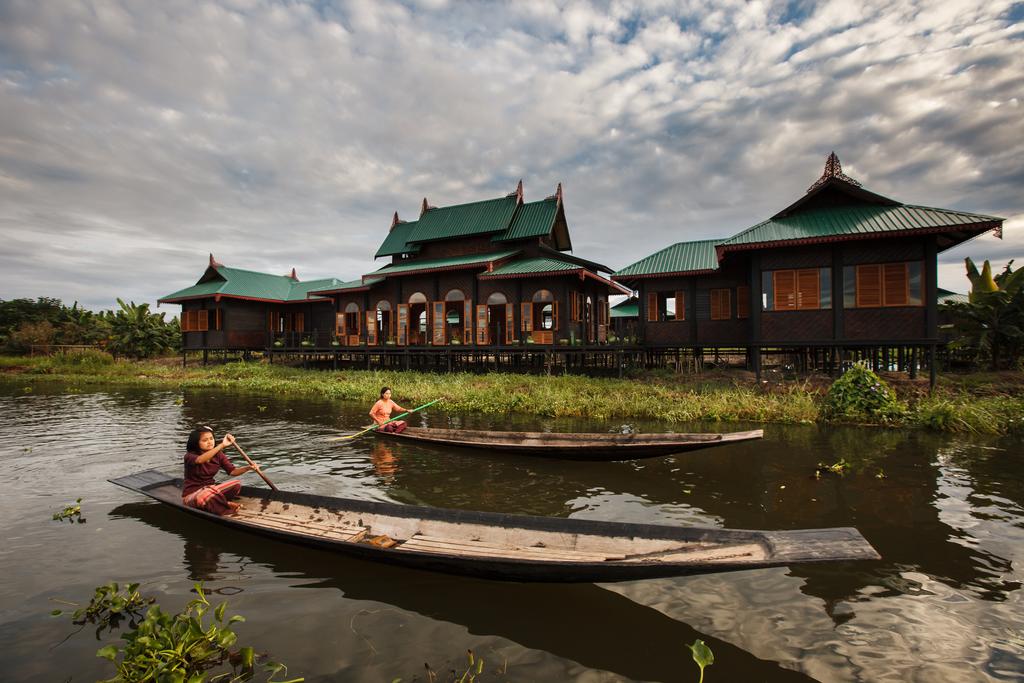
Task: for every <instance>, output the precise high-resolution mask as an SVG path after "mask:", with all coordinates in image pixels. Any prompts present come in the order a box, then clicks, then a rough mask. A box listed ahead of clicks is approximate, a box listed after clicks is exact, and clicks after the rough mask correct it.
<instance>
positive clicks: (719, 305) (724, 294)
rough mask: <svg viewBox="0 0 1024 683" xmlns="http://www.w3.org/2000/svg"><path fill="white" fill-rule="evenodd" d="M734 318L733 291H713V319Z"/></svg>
mask: <svg viewBox="0 0 1024 683" xmlns="http://www.w3.org/2000/svg"><path fill="white" fill-rule="evenodd" d="M730 318H732V290H731V289H712V290H711V319H712V320H729V319H730Z"/></svg>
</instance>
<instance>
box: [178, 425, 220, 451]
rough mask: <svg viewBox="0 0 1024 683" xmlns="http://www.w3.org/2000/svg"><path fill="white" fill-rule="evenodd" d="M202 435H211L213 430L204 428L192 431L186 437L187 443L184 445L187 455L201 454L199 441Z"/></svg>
mask: <svg viewBox="0 0 1024 683" xmlns="http://www.w3.org/2000/svg"><path fill="white" fill-rule="evenodd" d="M203 434H213V429H211V428H210V427H205V426H203V427H196V428H195V429H193V430H192V433H191V434H189V435H188V443H186V444H185V450H186V451H188V452H189V453H202V452H203V451H202V449H201V448H199V439H200V438H202V436H203Z"/></svg>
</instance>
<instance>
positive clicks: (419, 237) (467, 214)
mask: <svg viewBox="0 0 1024 683" xmlns="http://www.w3.org/2000/svg"><path fill="white" fill-rule="evenodd" d="M517 204H518V199H517V197H516V195H514V194H511V195H508V196H506V197H499V198H498V199H485V200H483V201H479V202H472V203H469V204H457V205H456V206H444V207H441V208H437V207H432V208H429V209H427V210H426V212H424V214H423V215H422V216H420V219H419V220H418V221H416V225H415V227H414V228H413V229H412V230H411V231H410V234H409V236H408V238H407V241H408V242H409V243H416V242H432V241H434V240H445V239H450V238H452V237H465V236H467V235H480V234H487V233H492V232H500V231H502V230H506V229H507V228H508V227H509V223H510V222H511V221H512V216H513V214H514V213H515V211H516V206H517Z"/></svg>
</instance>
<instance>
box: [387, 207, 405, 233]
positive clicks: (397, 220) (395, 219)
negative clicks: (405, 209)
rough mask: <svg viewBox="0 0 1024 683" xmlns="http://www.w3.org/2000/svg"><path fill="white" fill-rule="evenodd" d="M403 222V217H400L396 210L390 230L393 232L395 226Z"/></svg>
mask: <svg viewBox="0 0 1024 683" xmlns="http://www.w3.org/2000/svg"><path fill="white" fill-rule="evenodd" d="M401 222H402V221H401V219H400V218H399V217H398V212H397V211H395V217H394V218H392V219H391V227H390V228H388V232H391V231H392V230H394V229H395V226H396V225H398V224H399V223H401Z"/></svg>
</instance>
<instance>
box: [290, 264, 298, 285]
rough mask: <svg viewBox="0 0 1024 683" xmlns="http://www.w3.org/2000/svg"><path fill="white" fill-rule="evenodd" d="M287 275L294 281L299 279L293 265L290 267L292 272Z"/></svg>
mask: <svg viewBox="0 0 1024 683" xmlns="http://www.w3.org/2000/svg"><path fill="white" fill-rule="evenodd" d="M288 277H290V278H291V279H293V280H295V281H296V282H297V281H298V279H299V276H298V275H296V274H295V268H294V266H293V267H292V273H291V275H289V276H288Z"/></svg>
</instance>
